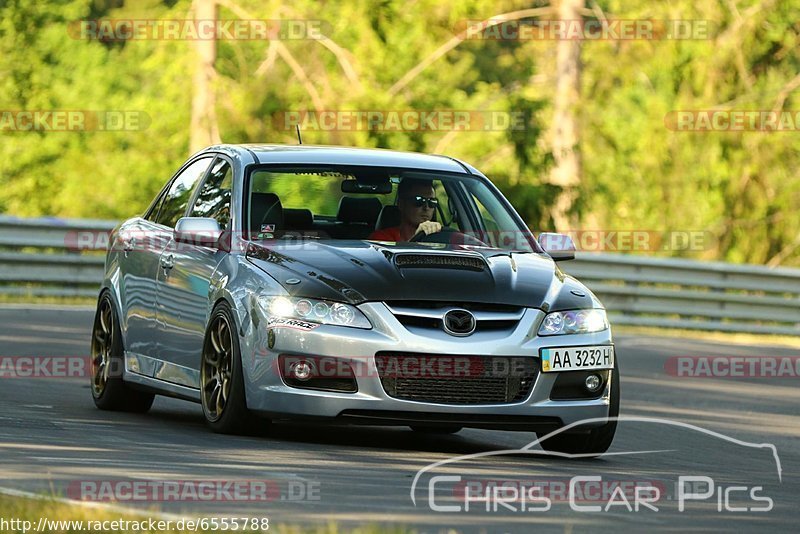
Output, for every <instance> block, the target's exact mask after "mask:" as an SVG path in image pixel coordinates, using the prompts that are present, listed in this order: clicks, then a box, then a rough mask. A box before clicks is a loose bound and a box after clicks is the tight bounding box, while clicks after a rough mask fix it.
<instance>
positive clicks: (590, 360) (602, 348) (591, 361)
mask: <svg viewBox="0 0 800 534" xmlns="http://www.w3.org/2000/svg"><path fill="white" fill-rule="evenodd" d="M540 354H541V356H542V372H543V373H547V372H550V371H584V370H586V369H611V368H613V367H614V347H612V346H611V345H598V346H589V347H560V348H548V349H541V352H540Z"/></svg>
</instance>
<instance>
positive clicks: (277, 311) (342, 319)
mask: <svg viewBox="0 0 800 534" xmlns="http://www.w3.org/2000/svg"><path fill="white" fill-rule="evenodd" d="M259 303H260V304H261V308H262V309H263V310H264V312H265V313H266V314H267V315H269V316H273V317H283V318H286V319H299V320H301V321H308V322H310V323H320V324H330V325H335V326H350V327H353V328H372V325H371V324H370V322H369V320H368V319H367V317H366V316H365V315H364V314H363V313H361V311H360V310H359V309H358V308H356V307H355V306H351V305H349V304H344V303H343V302H332V301H329V300H317V299H308V298H302V297H261V298H260V299H259Z"/></svg>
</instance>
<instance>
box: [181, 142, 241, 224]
mask: <svg viewBox="0 0 800 534" xmlns="http://www.w3.org/2000/svg"><path fill="white" fill-rule="evenodd" d="M232 188H233V170H232V169H231V165H230V163H228V162H227V161H225V160H224V159H222V158H218V159H217V160H216V161H215V162H214V165H213V166H212V167H211V173H210V174H209V175H208V178H207V179H206V181H205V182H204V183H203V185H202V187H201V188H200V192H199V193H198V194H197V199H196V200H195V202H194V207H193V208H192V211H191V212H189V215H190V216H191V217H210V218H212V219H216V220H217V223H219V227H220V228H222V229H225V228H227V226H228V221H229V220H230V217H231V190H232Z"/></svg>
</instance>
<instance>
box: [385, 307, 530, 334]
mask: <svg viewBox="0 0 800 534" xmlns="http://www.w3.org/2000/svg"><path fill="white" fill-rule="evenodd" d="M384 304H386V306H387V307H388V308H389V311H391V312H392V314H393V315H394V316H395V317H396V318H397V320H398V321H399V322H400V324H402V325H403V326H405V327H406V328H409V327H411V328H427V329H431V330H441V329H442V320H443V318H444V314H445V313H446V312H447V311H448V310H451V309H453V308H461V309H464V310H469V311H470V312H472V313H473V315H475V319H476V328H475V332H490V331H506V330H511V329H513V328H516V326H517V324H518V323H519V321H520V319H522V315H523V314H524V312H525V310H524V308H522V307H520V306H511V305H506V304H490V303H474V302H440V301H417V300H407V301H402V300H395V301H386V302H384Z"/></svg>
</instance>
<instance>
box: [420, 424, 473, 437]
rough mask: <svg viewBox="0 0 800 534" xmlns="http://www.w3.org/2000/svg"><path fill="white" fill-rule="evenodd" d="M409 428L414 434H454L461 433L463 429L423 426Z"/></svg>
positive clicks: (458, 427)
mask: <svg viewBox="0 0 800 534" xmlns="http://www.w3.org/2000/svg"><path fill="white" fill-rule="evenodd" d="M409 428H411V430H413V431H414V432H422V433H423V434H442V435H443V434H455V433H457V432H461V430H462V429H463V428H464V427H461V426H455V425H454V426H447V425H445V426H424V425H411V426H410V427H409Z"/></svg>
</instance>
